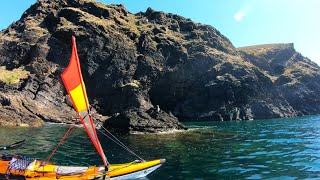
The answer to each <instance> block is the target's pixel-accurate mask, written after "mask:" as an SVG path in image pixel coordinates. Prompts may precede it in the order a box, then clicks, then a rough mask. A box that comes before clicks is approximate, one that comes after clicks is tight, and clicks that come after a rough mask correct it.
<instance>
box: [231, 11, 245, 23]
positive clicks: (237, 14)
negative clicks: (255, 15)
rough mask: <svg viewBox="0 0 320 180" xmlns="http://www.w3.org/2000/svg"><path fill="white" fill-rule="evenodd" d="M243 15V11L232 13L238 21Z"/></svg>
mask: <svg viewBox="0 0 320 180" xmlns="http://www.w3.org/2000/svg"><path fill="white" fill-rule="evenodd" d="M244 16H245V13H244V12H241V11H238V12H236V13H235V14H234V15H233V19H234V20H236V21H238V22H239V21H241V20H242V18H243V17H244Z"/></svg>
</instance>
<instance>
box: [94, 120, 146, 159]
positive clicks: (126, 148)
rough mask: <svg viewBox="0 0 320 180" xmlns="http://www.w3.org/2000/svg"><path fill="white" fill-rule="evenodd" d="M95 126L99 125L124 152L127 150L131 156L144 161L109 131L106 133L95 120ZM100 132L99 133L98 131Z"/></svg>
mask: <svg viewBox="0 0 320 180" xmlns="http://www.w3.org/2000/svg"><path fill="white" fill-rule="evenodd" d="M95 121H96V123H97V124H99V125H100V126H101V127H102V128H103V129H104V130H105V131H106V132H107V133H108V134H110V135H111V137H112V138H114V140H115V141H117V142H118V143H117V144H118V145H119V146H121V147H122V148H124V149H125V150H127V151H128V152H130V153H131V154H133V155H135V156H136V157H138V158H139V159H140V160H142V161H145V160H144V159H142V158H141V157H139V156H138V155H137V154H136V153H134V152H133V151H132V150H131V149H130V148H129V147H127V146H126V145H125V144H124V143H122V142H121V141H120V140H119V139H118V138H117V137H115V136H114V135H113V134H112V133H111V132H110V131H108V130H107V129H106V128H104V127H103V125H102V124H101V123H100V122H98V121H97V120H95ZM100 132H101V131H100ZM104 135H105V136H107V137H108V138H109V139H111V137H109V136H108V135H106V134H104Z"/></svg>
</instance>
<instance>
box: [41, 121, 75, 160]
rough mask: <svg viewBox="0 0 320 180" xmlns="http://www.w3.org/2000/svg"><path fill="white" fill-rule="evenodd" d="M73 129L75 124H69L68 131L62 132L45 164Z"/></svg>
mask: <svg viewBox="0 0 320 180" xmlns="http://www.w3.org/2000/svg"><path fill="white" fill-rule="evenodd" d="M74 130H75V126H70V127H69V129H68V131H67V132H66V133H65V134H64V136H63V137H62V138H61V140H60V142H59V143H58V144H57V146H56V147H55V148H54V149H53V151H52V152H51V154H50V155H49V156H48V158H47V160H46V164H47V163H48V162H49V160H50V159H51V158H52V156H53V154H54V153H55V152H56V151H57V149H58V147H59V146H60V145H61V144H62V143H63V142H64V141H65V140H66V139H67V137H68V136H70V134H72V132H73V131H74Z"/></svg>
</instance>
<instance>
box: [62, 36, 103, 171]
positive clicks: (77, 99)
mask: <svg viewBox="0 0 320 180" xmlns="http://www.w3.org/2000/svg"><path fill="white" fill-rule="evenodd" d="M61 78H62V81H63V83H64V86H65V88H66V89H67V92H68V94H69V96H70V98H71V100H72V103H73V106H74V108H75V110H76V111H77V112H78V114H79V117H80V122H81V123H82V124H83V126H84V128H85V130H86V132H87V133H88V136H89V137H90V139H91V141H92V143H93V145H94V146H95V148H96V149H97V151H98V153H99V154H100V156H101V158H102V161H103V163H104V165H105V166H108V162H107V158H106V156H105V154H104V152H103V149H102V147H101V144H100V141H99V139H98V136H97V132H96V129H95V125H94V123H93V119H92V117H91V115H90V110H89V103H88V98H87V92H86V87H85V84H84V82H83V78H82V73H81V68H80V62H79V57H78V52H77V47H76V40H75V37H73V36H72V53H71V57H70V62H69V65H68V67H67V68H66V69H65V71H64V72H63V73H62V74H61Z"/></svg>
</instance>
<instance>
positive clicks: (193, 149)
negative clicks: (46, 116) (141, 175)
mask: <svg viewBox="0 0 320 180" xmlns="http://www.w3.org/2000/svg"><path fill="white" fill-rule="evenodd" d="M187 125H188V126H189V127H191V131H188V132H180V133H175V134H157V135H140V134H136V135H130V136H127V135H118V137H119V139H120V140H121V141H123V142H124V143H125V144H126V145H127V146H129V147H130V148H131V149H132V150H133V151H135V152H136V153H137V154H139V155H140V156H141V157H143V158H145V159H156V158H166V159H167V162H166V164H165V165H164V166H163V167H161V168H160V169H159V170H157V171H156V172H155V173H153V174H151V175H150V176H149V179H151V180H152V179H268V178H270V179H295V178H298V179H303V178H311V179H312V178H315V179H317V178H318V177H319V176H320V158H319V157H320V138H319V137H320V116H308V117H301V118H290V119H274V120H264V121H262V120H259V121H241V122H236V121H233V122H202V123H188V124H187ZM67 129H68V126H66V125H45V126H44V127H41V128H0V144H11V143H12V142H14V141H18V140H21V139H27V141H26V143H25V145H24V146H23V147H21V148H19V149H17V150H13V151H10V154H20V155H27V156H31V157H36V158H39V159H46V157H47V156H48V155H49V154H50V153H51V151H52V149H53V148H54V147H55V146H56V144H57V143H58V142H59V141H60V138H61V137H62V136H63V135H64V133H65V132H66V131H67ZM100 139H101V140H100V141H101V143H102V146H103V147H104V149H105V151H106V155H107V156H108V159H109V161H110V162H111V163H124V162H128V161H132V160H134V159H135V158H134V157H133V156H131V155H130V154H129V153H127V152H126V151H125V150H123V149H120V148H119V147H118V146H117V145H115V144H114V143H113V142H112V141H110V140H108V139H107V138H105V137H102V136H100ZM51 161H52V162H54V163H57V164H61V165H99V164H102V162H101V161H100V158H99V155H98V154H97V153H96V151H95V149H94V147H93V146H92V145H91V142H90V141H89V138H88V137H87V136H86V133H85V132H84V131H83V129H82V128H78V129H77V130H76V131H75V132H74V133H73V134H72V135H71V136H70V137H69V138H68V139H67V140H66V142H65V143H64V144H63V145H62V146H61V147H60V148H59V149H58V151H57V152H56V154H55V155H54V156H53V158H52V160H51Z"/></svg>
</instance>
